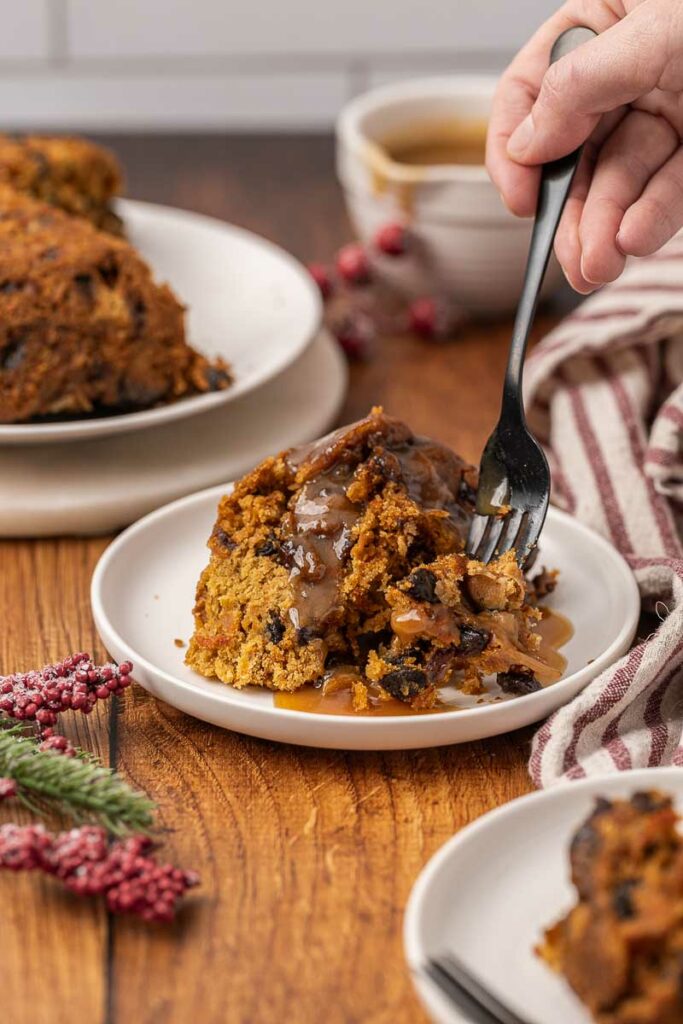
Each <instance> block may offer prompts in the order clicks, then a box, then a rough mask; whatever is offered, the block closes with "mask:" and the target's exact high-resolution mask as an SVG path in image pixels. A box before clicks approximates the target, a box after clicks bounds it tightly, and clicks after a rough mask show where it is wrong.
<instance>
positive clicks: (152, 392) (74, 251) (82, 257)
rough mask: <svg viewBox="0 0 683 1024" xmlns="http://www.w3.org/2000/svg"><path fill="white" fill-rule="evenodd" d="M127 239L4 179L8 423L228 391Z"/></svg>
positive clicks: (3, 364) (0, 390) (1, 344)
mask: <svg viewBox="0 0 683 1024" xmlns="http://www.w3.org/2000/svg"><path fill="white" fill-rule="evenodd" d="M229 383H230V373H229V371H228V369H227V367H226V366H225V365H224V364H223V363H221V362H220V361H217V362H216V363H209V361H208V360H206V359H205V358H204V357H203V356H202V355H200V354H199V353H198V352H195V351H194V349H192V348H191V347H190V346H189V345H188V344H187V342H186V340H185V327H184V310H183V307H182V306H181V304H180V303H179V302H178V300H177V298H176V297H175V295H174V294H173V292H172V291H171V289H170V288H169V287H168V286H166V285H162V284H157V283H156V282H155V281H154V279H153V277H152V274H151V272H150V269H149V267H148V266H147V265H146V264H145V263H144V261H143V260H142V258H141V257H140V256H139V255H138V253H137V252H136V251H135V250H134V249H133V248H132V247H131V246H130V245H128V243H127V242H124V241H123V240H122V239H120V238H115V237H113V236H112V235H111V234H108V233H105V232H103V231H98V230H96V229H95V228H94V227H93V226H92V224H90V223H89V222H88V221H87V220H85V219H82V218H79V217H71V216H69V215H68V214H66V213H64V212H63V211H62V210H59V209H57V208H56V207H54V206H50V205H48V204H46V203H43V202H41V201H39V200H36V199H33V198H30V197H29V196H27V195H25V194H23V193H21V192H17V191H15V190H14V189H12V188H10V187H9V186H8V185H1V184H0V423H23V422H28V421H30V420H34V419H39V418H41V419H42V418H61V419H64V418H68V417H74V416H84V415H93V414H107V413H114V412H125V411H128V410H134V409H144V408H149V407H150V406H153V405H156V404H159V403H161V402H170V401H173V400H175V399H177V398H182V397H184V396H186V395H192V394H197V393H200V392H205V391H211V390H217V389H222V388H225V387H227V386H228V385H229Z"/></svg>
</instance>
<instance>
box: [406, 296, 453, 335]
mask: <svg viewBox="0 0 683 1024" xmlns="http://www.w3.org/2000/svg"><path fill="white" fill-rule="evenodd" d="M408 317H409V322H410V329H411V330H412V331H413V332H414V333H415V334H418V335H419V336H420V337H421V338H427V339H429V340H434V339H436V338H444V337H446V335H447V334H448V332H449V330H451V329H452V328H453V326H454V320H453V317H452V316H451V314H450V312H449V309H448V306H447V305H446V304H445V303H444V302H441V301H439V300H438V299H433V298H430V297H425V298H422V299H415V300H414V301H413V302H411V304H410V307H409V309H408Z"/></svg>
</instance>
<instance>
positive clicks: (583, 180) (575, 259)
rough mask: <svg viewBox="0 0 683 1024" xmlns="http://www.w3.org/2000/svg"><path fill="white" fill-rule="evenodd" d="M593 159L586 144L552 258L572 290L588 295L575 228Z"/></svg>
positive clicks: (589, 288)
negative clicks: (553, 257)
mask: <svg viewBox="0 0 683 1024" xmlns="http://www.w3.org/2000/svg"><path fill="white" fill-rule="evenodd" d="M596 159H597V146H594V145H591V144H590V143H586V146H585V148H584V151H583V153H582V155H581V162H580V163H579V166H578V168H577V170H576V174H575V175H574V181H573V182H572V187H571V191H570V193H569V198H568V199H567V203H566V205H565V208H564V211H563V213H562V219H561V221H560V224H559V227H558V229H557V233H556V235H555V255H556V256H557V260H558V262H559V264H560V266H561V267H562V270H563V271H564V276H565V277H566V278H567V280H568V281H569V284H570V285H571V286H572V288H573V289H574V291H576V292H580V294H581V295H588V294H589V293H590V292H592V291H593V290H594V288H595V285H593V284H591V283H590V282H589V281H586V279H585V278H584V277H583V275H582V273H581V243H580V241H579V225H580V223H581V215H582V213H583V208H584V204H585V202H586V196H587V195H588V190H589V188H590V183H591V178H592V176H593V169H594V167H595V161H596Z"/></svg>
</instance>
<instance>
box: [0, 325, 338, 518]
mask: <svg viewBox="0 0 683 1024" xmlns="http://www.w3.org/2000/svg"><path fill="white" fill-rule="evenodd" d="M347 377H348V368H347V362H346V359H345V357H344V355H343V353H342V351H341V349H340V347H339V345H338V344H337V342H336V340H335V339H334V338H333V337H332V336H331V335H330V334H329V333H328V332H327V331H325V330H323V331H321V332H320V334H319V335H318V337H317V338H316V340H315V341H314V342H313V344H312V345H310V346H309V347H308V348H307V349H306V351H305V352H304V353H303V355H301V356H300V357H299V358H298V359H297V360H296V362H295V363H293V364H292V366H288V367H287V369H286V370H285V371H284V373H282V374H280V375H279V376H278V377H277V378H276V379H275V380H271V381H269V382H268V383H267V384H265V385H264V386H263V387H262V388H259V389H258V391H255V392H254V393H253V394H250V395H244V396H243V397H242V398H241V399H240V400H239V401H237V402H231V403H230V404H229V405H223V406H221V407H220V408H218V409H212V410H210V411H209V412H206V413H204V414H203V415H201V416H194V417H193V418H192V419H191V420H183V421H181V422H178V423H166V424H164V425H163V426H161V427H157V428H156V429H155V430H148V431H146V432H145V435H144V439H142V438H138V437H136V436H135V435H131V434H123V435H122V436H117V437H100V438H95V439H94V440H92V441H78V442H76V443H74V444H68V445H64V446H63V447H59V448H55V447H54V446H53V445H32V446H31V447H21V448H17V447H7V448H2V447H1V446H0V481H2V501H0V537H46V536H50V537H53V536H55V535H63V534H76V535H78V536H83V535H84V534H92V533H105V532H107V533H110V532H112V531H113V530H119V529H121V527H123V526H128V524H129V523H132V522H135V520H136V519H139V518H140V516H143V515H146V514H147V513H148V512H151V511H153V510H154V509H157V508H160V507H161V506H162V505H166V504H167V503H168V502H169V501H173V500H175V499H176V498H180V497H182V496H183V495H185V494H192V493H194V492H195V491H198V490H200V489H201V488H203V487H208V486H210V485H213V484H216V483H218V482H219V481H221V480H231V479H234V478H235V477H237V476H240V475H241V474H243V473H246V472H247V471H248V470H250V469H252V468H253V467H254V466H255V465H256V463H257V462H260V461H261V459H264V458H265V457H266V456H267V455H270V454H271V453H272V452H273V451H278V450H279V449H280V448H287V447H289V446H290V445H294V444H301V443H302V442H304V441H311V440H313V438H315V437H319V436H320V434H323V433H325V431H326V430H329V428H330V427H331V426H332V424H333V423H334V422H335V421H336V419H337V417H338V415H339V410H340V407H341V404H342V401H343V399H344V395H345V394H346V383H347Z"/></svg>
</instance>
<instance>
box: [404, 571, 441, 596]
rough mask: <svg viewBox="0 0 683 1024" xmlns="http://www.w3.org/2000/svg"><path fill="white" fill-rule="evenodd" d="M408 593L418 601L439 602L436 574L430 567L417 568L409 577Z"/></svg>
mask: <svg viewBox="0 0 683 1024" xmlns="http://www.w3.org/2000/svg"><path fill="white" fill-rule="evenodd" d="M408 593H409V594H410V596H411V597H414V598H415V600H416V601H427V602H428V604H437V603H438V601H439V599H438V597H437V596H436V576H435V575H434V573H433V572H431V571H430V570H429V569H415V571H414V572H411V574H410V576H409V577H408Z"/></svg>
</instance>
